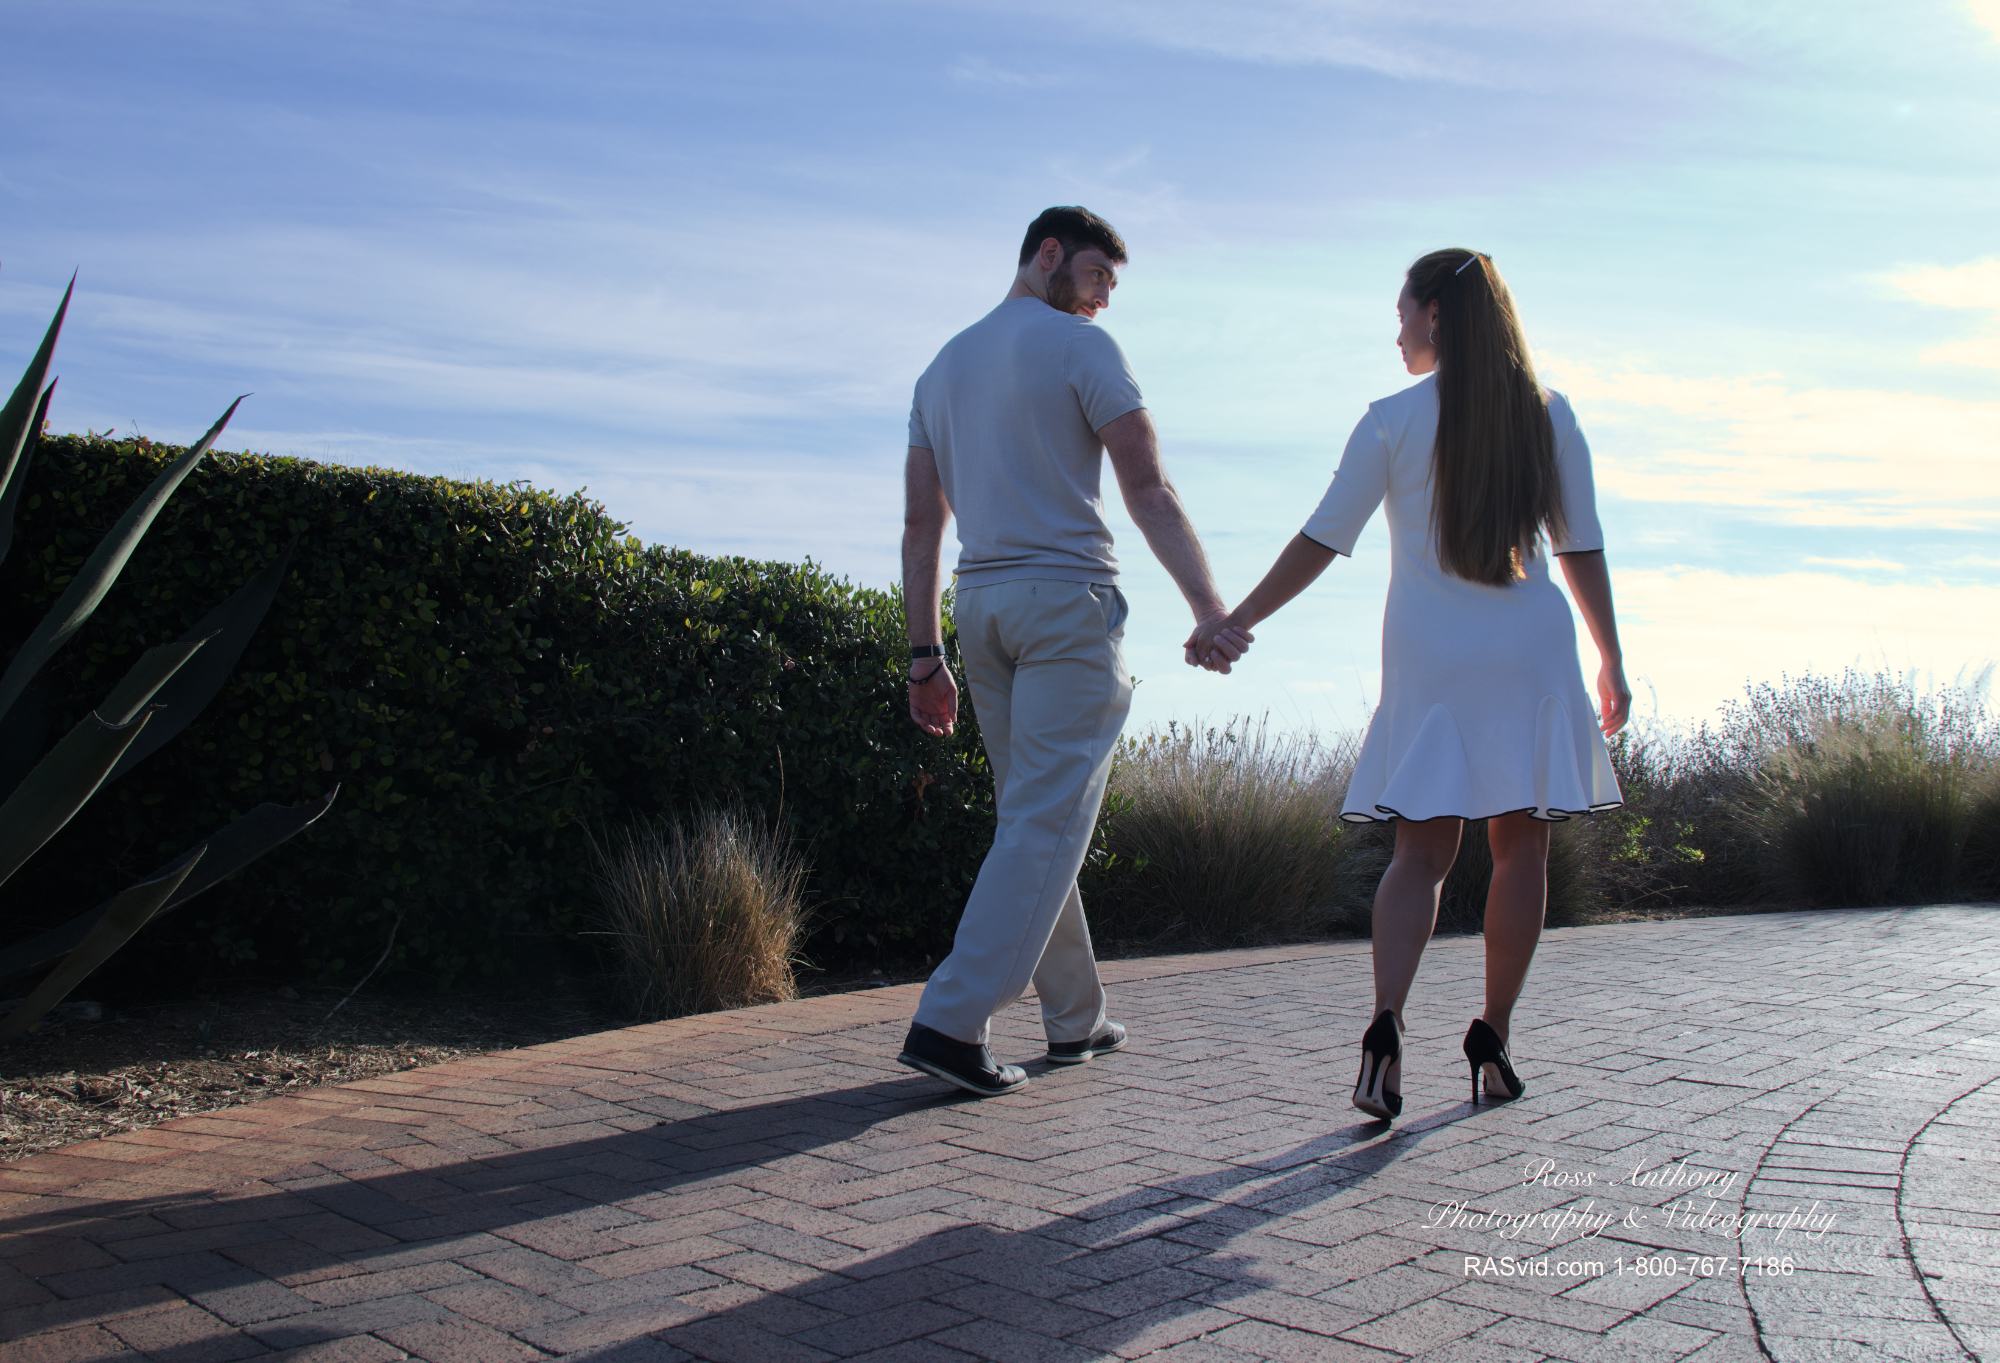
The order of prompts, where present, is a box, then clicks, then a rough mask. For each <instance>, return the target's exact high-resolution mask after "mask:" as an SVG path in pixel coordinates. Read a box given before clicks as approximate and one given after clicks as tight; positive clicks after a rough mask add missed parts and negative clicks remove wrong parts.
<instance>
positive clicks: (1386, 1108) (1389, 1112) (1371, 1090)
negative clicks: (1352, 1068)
mask: <svg viewBox="0 0 2000 1363" xmlns="http://www.w3.org/2000/svg"><path fill="white" fill-rule="evenodd" d="M1402 1055H1403V1034H1402V1032H1401V1030H1400V1029H1398V1028H1397V1026H1396V1015H1395V1014H1394V1013H1392V1012H1390V1011H1389V1010H1388V1009H1387V1008H1384V1009H1383V1010H1382V1011H1381V1012H1380V1013H1378V1014H1376V1017H1375V1020H1374V1021H1373V1022H1371V1023H1369V1024H1368V1030H1367V1031H1365V1032H1363V1033H1362V1034H1361V1075H1360V1077H1359V1078H1357V1079H1356V1080H1355V1081H1354V1105H1355V1106H1356V1107H1358V1108H1360V1109H1361V1110H1362V1111H1363V1112H1366V1113H1368V1114H1369V1115H1370V1116H1372V1117H1379V1118H1380V1119H1381V1120H1383V1121H1385V1122H1386V1121H1388V1120H1389V1119H1390V1118H1392V1117H1400V1116H1402V1115H1403V1095H1402V1094H1400V1093H1397V1092H1396V1091H1395V1090H1394V1089H1390V1088H1384V1087H1383V1081H1384V1080H1385V1079H1387V1078H1388V1075H1389V1066H1391V1065H1393V1064H1395V1063H1396V1061H1398V1060H1400V1059H1401V1058H1402Z"/></svg>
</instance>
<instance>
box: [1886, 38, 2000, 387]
mask: <svg viewBox="0 0 2000 1363" xmlns="http://www.w3.org/2000/svg"><path fill="white" fill-rule="evenodd" d="M1993 8H1994V10H1995V11H1996V13H2000V0H1994V4H1993ZM1996 22H2000V21H1996ZM1889 282H1890V283H1891V284H1893V285H1894V286H1895V287H1896V288H1898V289H1900V290H1901V291H1902V292H1903V293H1904V294H1906V295H1907V296H1909V297H1911V298H1914V299H1916V301H1917V302H1919V303H1928V304H1930V305H1931V306H1932V307H1935V308H1976V309H1979V310H1980V311H1982V312H1989V313H1991V314H1992V317H1991V318H1990V319H1989V322H1990V323H1991V325H1989V326H1988V329H1987V330H1986V332H1985V334H1984V335H1980V336H1973V337H1969V338H1967V339H1965V340H1960V341H1948V342H1946V343H1945V344H1943V345H1941V346H1933V347H1932V348H1931V349H1929V350H1926V351H1925V352H1924V358H1925V359H1926V360H1931V361H1937V362H1942V363H1946V364H1969V365H1975V366H1977V367H1979V368H1981V369H2000V260H1996V259H1987V260H1980V261H1975V262H1974V263H1972V264H1970V265H1957V266H1937V265H1932V266H1926V267H1923V268H1921V269H1915V270H1906V271H1904V272H1903V273H1901V274H1897V275H1892V276H1890V279H1889Z"/></svg>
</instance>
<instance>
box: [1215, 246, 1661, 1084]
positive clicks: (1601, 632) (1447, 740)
mask: <svg viewBox="0 0 2000 1363" xmlns="http://www.w3.org/2000/svg"><path fill="white" fill-rule="evenodd" d="M1396 314H1397V316H1398V317H1399V318H1400V319H1401V321H1402V330H1401V332H1400V333H1399V334H1398V335H1397V337H1396V345H1397V347H1398V348H1399V349H1401V351H1402V352H1403V364H1404V366H1405V367H1406V368H1407V369H1408V370H1409V371H1410V372H1411V373H1412V374H1421V375H1424V376H1425V377H1424V379H1423V380H1422V381H1421V382H1419V383H1417V384H1415V385H1413V386H1411V387H1409V388H1406V389H1404V390H1403V391H1402V392H1400V393H1398V394H1396V395H1395V396H1394V397H1389V398H1384V399H1382V400H1381V401H1380V402H1375V403H1371V404H1370V405H1369V408H1368V414H1367V415H1366V416H1364V417H1363V418H1362V419H1361V424H1360V425H1358V426H1356V427H1355V428H1354V434H1353V436H1352V437H1351V438H1350V439H1349V440H1348V442H1347V450H1346V452H1345V453H1344V454H1342V456H1341V459H1340V468H1339V470H1338V471H1337V472H1336V473H1335V474H1334V476H1333V484H1332V486H1330V487H1329V488H1328V489H1327V492H1326V498H1325V500H1323V501H1322V502H1321V503H1320V505H1319V509H1318V510H1317V511H1316V512H1314V513H1313V516H1312V519H1311V520H1309V521H1307V522H1306V527H1305V530H1304V531H1303V532H1302V533H1300V534H1299V535H1297V536H1295V537H1294V538H1293V540H1292V542H1291V543H1290V544H1288V545H1287V546H1286V547H1285V549H1284V552H1283V553H1281V554H1279V555H1278V561H1277V562H1276V563H1275V564H1274V565H1272V568H1271V571H1270V572H1269V573H1267V574H1265V577H1264V580H1263V581H1262V582H1261V583H1259V584H1258V586H1257V589H1256V590H1255V591H1253V592H1252V593H1250V595H1249V596H1248V597H1247V598H1246V599H1245V600H1244V602H1243V604H1242V605H1240V606H1238V607H1237V608H1236V610H1235V611H1234V612H1233V613H1232V614H1231V616H1230V626H1231V628H1232V629H1233V631H1234V632H1235V633H1236V634H1237V635H1238V636H1240V638H1239V641H1238V642H1239V643H1240V641H1241V640H1246V639H1248V637H1249V631H1250V628H1251V626H1253V625H1255V624H1256V623H1257V622H1258V621H1260V620H1263V619H1264V618H1266V617H1267V616H1269V615H1271V614H1272V612H1274V611H1276V610H1277V609H1278V608H1279V607H1280V606H1282V605H1284V604H1285V603H1286V602H1287V601H1290V600H1291V599H1292V598H1293V597H1294V596H1297V595H1298V594H1299V593H1300V592H1301V591H1303V590H1304V589H1305V588H1306V587H1307V586H1308V585H1310V584H1311V583H1312V582H1313V580H1314V579H1315V578H1317V577H1318V576H1319V575H1320V574H1321V573H1322V572H1324V571H1325V569H1326V567H1327V565H1328V564H1330V563H1332V562H1333V560H1334V558H1335V556H1336V555H1339V554H1351V553H1353V551H1354V541H1355V538H1356V537H1357V536H1358V535H1359V534H1360V533H1361V527H1362V526H1363V525H1365V524H1366V523H1367V521H1368V518H1369V517H1370V516H1371V515H1373V514H1374V512H1375V508H1376V507H1377V506H1378V505H1380V504H1381V503H1383V502H1384V501H1386V502H1387V503H1388V518H1389V543H1390V551H1391V555H1392V568H1391V573H1390V578H1389V600H1388V605H1387V608H1386V609H1385V611H1384V614H1383V620H1382V703H1381V705H1380V706H1379V707H1377V709H1376V711H1375V717H1374V720H1373V721H1372V722H1371V723H1370V724H1369V726H1368V737H1367V740H1366V741H1365V742H1364V743H1363V744H1362V748H1361V756H1360V758H1359V759H1358V761H1357V762H1356V765H1355V769H1354V780H1353V784H1352V785H1350V786H1349V787H1348V791H1347V798H1346V800H1345V802H1344V804H1343V806H1342V809H1341V817H1342V818H1343V819H1346V820H1349V821H1350V822H1359V823H1373V822H1376V821H1378V820H1389V819H1393V820H1395V821H1396V851H1395V857H1394V859H1393V860H1392V861H1391V863H1390V865H1389V869H1388V871H1387V873H1385V874H1384V875H1383V877H1382V884H1381V887H1380V888H1379V889H1377V890H1376V892H1375V918H1374V936H1375V943H1374V954H1375V1020H1374V1022H1373V1023H1372V1024H1371V1025H1370V1026H1369V1028H1368V1031H1367V1033H1366V1034H1365V1035H1364V1036H1363V1037H1362V1039H1361V1046H1362V1056H1361V1074H1360V1078H1359V1079H1358V1080H1357V1082H1356V1084H1355V1088H1354V1105H1355V1106H1356V1107H1358V1108H1360V1109H1361V1110H1362V1111H1364V1112H1367V1113H1370V1114H1372V1115H1374V1116H1376V1117H1379V1118H1381V1119H1383V1120H1385V1121H1386V1120H1387V1119H1389V1118H1391V1117H1395V1116H1397V1115H1399V1114H1400V1113H1401V1112H1402V1108H1403V1099H1402V1052H1403V1046H1402V1038H1403V1005H1404V1001H1405V1000H1406V999H1407V997H1408V996H1409V992H1410V983H1411V981H1412V980H1413V979H1414V978H1415V977H1416V973H1417V965H1418V962H1419V961H1421V960H1422V958H1423V953H1424V945H1425V943H1427V942H1428V941H1429V940H1430V936H1431V931H1432V929H1433V927H1434V926H1435V925H1436V922H1437V911H1438V893H1439V890H1440V889H1441V888H1442V886H1443V884H1444V878H1445V873H1446V872H1448V871H1449V870H1450V869H1451V864H1452V862H1453V860H1454V859H1455V858H1456V857H1457V855H1458V846H1459V838H1460V835H1461V833H1462V831H1463V829H1464V826H1465V821H1466V820H1467V819H1485V820H1487V825H1486V831H1487V839H1488V841H1489V843H1490V844H1491V846H1492V849H1493V883H1492V888H1491V889H1490V890H1489V891H1488V892H1487V897H1486V1008H1485V1011H1484V1012H1483V1013H1482V1014H1481V1015H1480V1016H1479V1017H1478V1018H1475V1019H1474V1020H1473V1022H1472V1025H1471V1027H1470V1029H1469V1030H1468V1031H1467V1032H1466V1034H1465V1055H1466V1059H1467V1060H1468V1061H1469V1062H1470V1064H1471V1067H1472V1101H1473V1102H1474V1103H1477V1102H1478V1101H1479V1088H1480V1080H1481V1078H1482V1077H1483V1078H1484V1080H1485V1086H1486V1096H1487V1097H1488V1098H1489V1099H1509V1098H1518V1097H1520V1096H1521V1092H1522V1086H1521V1081H1520V1079H1519V1077H1517V1076H1516V1075H1515V1073H1514V1067H1513V1063H1512V1060H1511V1057H1510V1056H1509V1054H1508V1050H1507V1039H1508V1035H1509V1031H1510V1024H1511V1022H1512V1017H1513V1011H1514V1002H1515V1000H1516V999H1517V998H1519V996H1520V993H1521V986H1522V984H1523V982H1525V981H1526V979H1527V977H1528V965H1529V963H1530V962H1531V961H1532V960H1533V959H1534V955H1535V945H1536V943H1537V941H1538V940H1539V939H1540V937H1541V931H1542V916H1543V910H1544V907H1545V904H1546V900H1547V893H1548V851H1549V825H1550V824H1551V823H1552V822H1555V821H1558V820H1562V819H1567V818H1569V817H1570V816H1572V815H1575V814H1583V813H1589V812H1590V811H1593V810H1599V809H1609V808H1612V807H1614V806H1616V805H1617V804H1618V803H1619V802H1620V797H1619V793H1618V782H1617V778H1616V777H1615V776H1614V775H1613V773H1612V770H1611V762H1610V759H1609V756H1608V755H1607V754H1606V752H1605V747H1604V738H1605V736H1606V735H1609V734H1613V733H1616V732H1617V731H1618V730H1619V729H1620V728H1622V727H1623V726H1624V723H1625V717H1626V712H1627V711H1628V710H1629V709H1630V707H1631V702H1632V693H1631V689H1630V688H1629V687H1628V686H1627V685H1626V684H1625V671H1624V665H1623V661H1622V658H1621V656H1620V653H1619V648H1618V627H1617V624H1616V622H1615V621H1614V619H1613V617H1612V612H1611V580H1610V577H1609V575H1608V573H1607V572H1606V570H1605V566H1604V539H1603V534H1602V532H1601V531H1600V530H1599V528H1598V523H1597V511H1596V506H1595V499H1594V495H1593V490H1592V485H1591V476H1590V451H1589V448H1588V447H1587V446H1586V445H1585V444H1584V440H1583V434H1582V432H1580V431H1579V430H1578V429H1577V425H1576V418H1575V417H1574V416H1573V415H1571V413H1570V409H1569V403H1568V402H1567V401H1565V400H1564V398H1563V397H1562V395H1561V394H1559V393H1551V392H1545V391H1544V390H1543V389H1542V388H1541V387H1540V385H1539V384H1537V383H1536V381H1535V373H1534V369H1533V367H1532V366H1531V365H1530V363H1529V360H1528V345H1527V341H1526V340H1525V339H1524V338H1523V336H1522V334H1521V327H1520V322H1519V321H1518V319H1517V318H1516V317H1515V313H1514V301H1513V298H1512V296H1511V295H1510V294H1509V293H1508V292H1507V286H1506V285H1505V284H1504V283H1503V282H1501V279H1500V274H1499V271H1497V270H1496V269H1495V268H1494V267H1493V262H1492V261H1491V260H1489V259H1488V258H1487V257H1485V256H1482V255H1480V254H1478V253H1477V252H1473V251H1463V250H1448V251H1434V252H1432V253H1431V254H1429V255H1427V256H1425V257H1423V259H1421V260H1419V261H1417V263H1416V264H1414V265H1412V266H1411V267H1410V269H1409V273H1408V275H1407V276H1406V278H1405V281H1404V284H1403V290H1402V294H1401V296H1400V297H1399V298H1398V299H1397V300H1396ZM1544 545H1546V549H1547V552H1548V553H1552V554H1554V555H1555V556H1556V557H1558V558H1559V559H1560V560H1561V562H1562V566H1563V576H1564V577H1565V578H1566V579H1567V580H1568V582H1569V588H1570V592H1571V594H1572V595H1573V596H1574V597H1575V598H1576V602H1577V606H1578V607H1579V608H1580V609H1581V610H1582V612H1583V618H1584V622H1585V623H1586V624H1587V625H1588V626H1589V627H1590V636H1591V638H1592V639H1593V640H1594V641H1595V642H1596V644H1597V651H1598V656H1599V657H1600V658H1601V659H1602V666H1601V667H1600V669H1599V671H1598V674H1597V696H1598V701H1599V704H1600V706H1601V711H1600V715H1599V716H1598V717H1596V718H1593V716H1592V714H1591V705H1590V699H1589V696H1588V694H1587V693H1586V692H1585V690H1584V686H1583V674H1582V672H1581V671H1580V669H1579V668H1578V666H1577V654H1576V630H1575V626H1574V625H1573V624H1572V622H1571V620H1570V613H1569V606H1568V604H1567V603H1566V602H1565V601H1564V600H1563V597H1562V593H1561V592H1560V591H1559V590H1558V589H1557V587H1556V585H1555V583H1554V582H1553V581H1551V580H1550V577H1549V566H1548V558H1547V556H1546V554H1545V553H1544Z"/></svg>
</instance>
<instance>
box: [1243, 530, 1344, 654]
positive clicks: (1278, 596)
mask: <svg viewBox="0 0 2000 1363" xmlns="http://www.w3.org/2000/svg"><path fill="white" fill-rule="evenodd" d="M1339 557H1340V555H1338V554H1336V553H1335V552H1334V551H1333V550H1331V549H1329V548H1327V547H1326V546H1325V545H1324V544H1321V543H1320V542H1319V541H1318V540H1315V539H1311V538H1308V537H1307V536H1305V535H1294V536H1292V540H1291V543H1289V544H1287V545H1286V546H1285V547H1284V548H1283V549H1282V550H1280V551H1279V553H1278V561H1277V562H1276V563H1273V564H1272V565H1271V571H1270V572H1268V573H1265V574H1264V580H1263V581H1262V582H1259V583H1258V584H1257V586H1256V588H1255V590H1253V591H1252V592H1251V593H1250V595H1248V596H1246V597H1244V598H1243V601H1242V603H1241V604H1240V605H1238V606H1237V607H1236V609H1235V610H1233V611H1231V612H1229V624H1230V626H1231V627H1232V628H1234V629H1238V630H1243V631H1246V632H1247V631H1248V630H1249V629H1250V628H1251V627H1252V626H1254V625H1255V624H1256V623H1257V622H1258V621H1260V620H1267V619H1269V618H1270V617H1271V616H1273V615H1276V614H1277V613H1278V608H1279V607H1280V606H1282V605H1284V604H1285V603H1286V602H1287V601H1290V600H1291V599H1292V598H1293V597H1295V596H1297V595H1298V594H1299V593H1300V592H1302V591H1304V590H1305V589H1306V588H1308V587H1310V586H1312V584H1313V583H1314V582H1316V581H1317V580H1318V579H1319V575H1320V574H1321V573H1323V572H1325V571H1326V568H1327V565H1328V564H1329V563H1332V562H1333V561H1334V560H1335V559H1336V558H1339Z"/></svg>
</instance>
